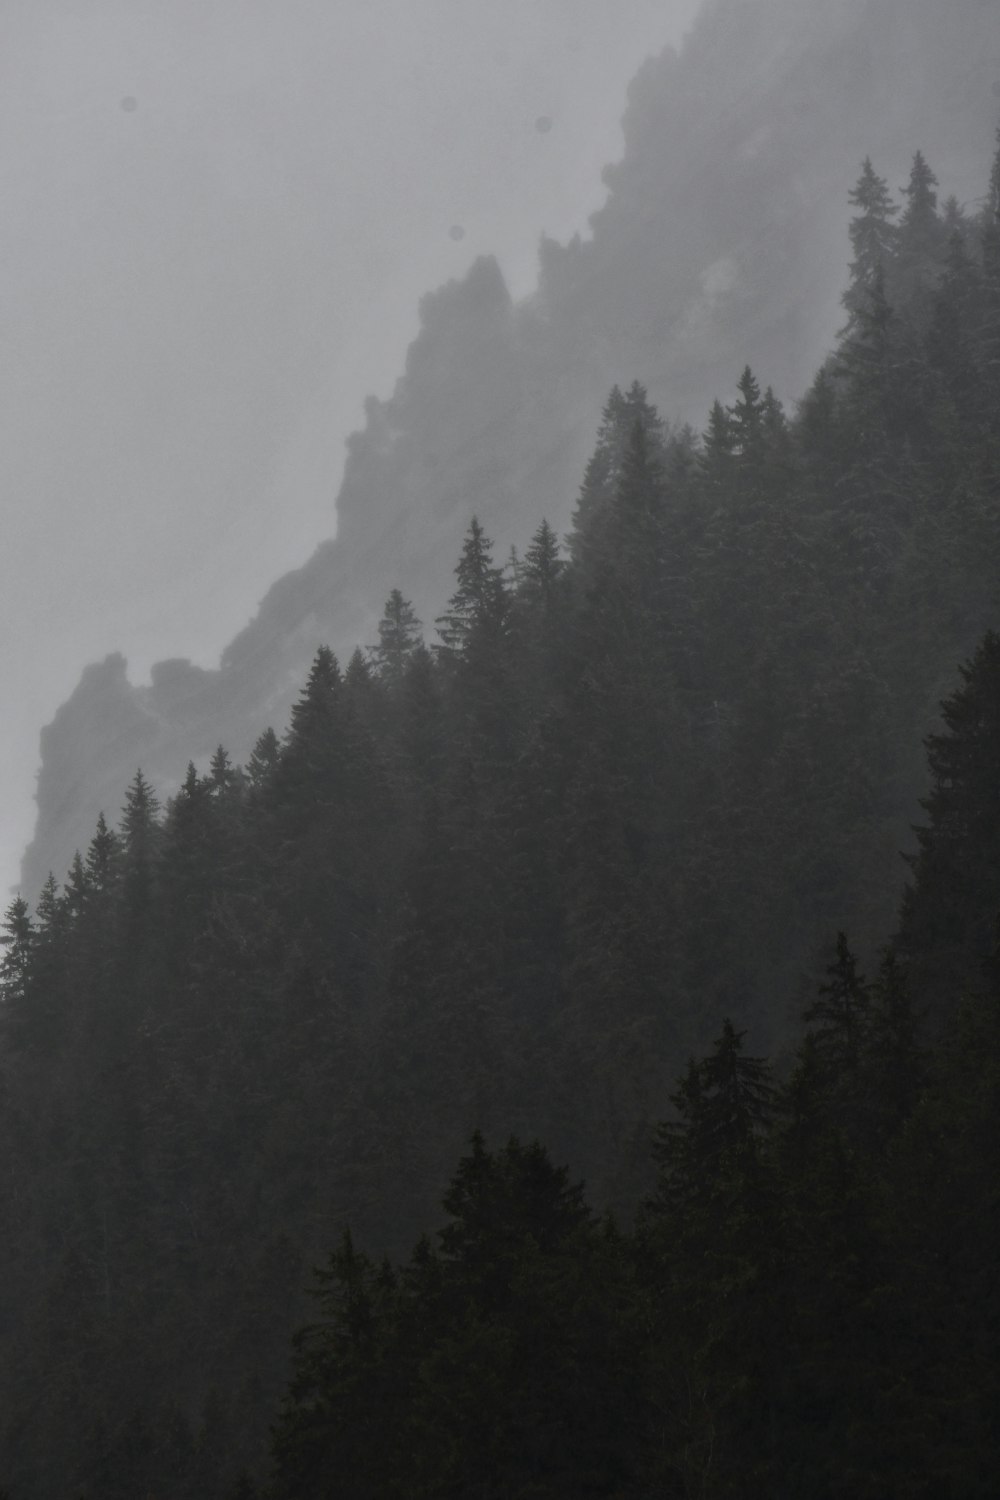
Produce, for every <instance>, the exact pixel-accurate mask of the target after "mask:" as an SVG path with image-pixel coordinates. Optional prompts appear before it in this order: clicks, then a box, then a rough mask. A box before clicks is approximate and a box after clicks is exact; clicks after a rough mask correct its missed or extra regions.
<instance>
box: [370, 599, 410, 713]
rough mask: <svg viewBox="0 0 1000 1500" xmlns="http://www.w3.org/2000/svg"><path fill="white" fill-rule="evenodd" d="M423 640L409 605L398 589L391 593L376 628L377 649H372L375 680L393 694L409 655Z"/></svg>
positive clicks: (400, 680)
mask: <svg viewBox="0 0 1000 1500" xmlns="http://www.w3.org/2000/svg"><path fill="white" fill-rule="evenodd" d="M422 640H423V637H422V635H421V631H420V621H419V620H418V619H417V616H416V612H415V611H414V608H413V605H412V604H411V603H410V601H409V600H408V599H404V598H403V595H402V594H401V593H400V591H399V589H393V591H392V593H391V594H390V595H389V597H388V599H387V600H386V603H385V609H384V610H383V612H382V618H381V620H380V621H379V627H378V645H377V646H373V647H372V658H373V660H374V662H375V666H376V670H377V671H378V674H379V677H380V678H381V679H382V680H383V681H384V682H385V683H387V684H388V685H389V687H390V688H392V689H394V690H396V689H398V687H399V684H400V683H401V682H402V680H403V676H404V673H405V671H406V668H407V666H408V664H409V662H410V661H411V660H412V658H413V653H414V651H416V649H417V647H418V646H419V645H421V643H422Z"/></svg>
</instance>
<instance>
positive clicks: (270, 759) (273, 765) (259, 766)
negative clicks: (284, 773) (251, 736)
mask: <svg viewBox="0 0 1000 1500" xmlns="http://www.w3.org/2000/svg"><path fill="white" fill-rule="evenodd" d="M280 759H281V744H280V742H279V740H278V736H277V735H276V734H275V732H274V730H273V729H271V728H270V727H269V728H267V729H265V730H264V732H263V734H261V735H259V736H258V738H257V741H256V743H255V745H254V747H253V749H252V750H251V752H250V759H249V760H248V761H247V769H246V774H247V781H248V782H249V784H250V789H251V791H253V792H260V791H261V790H262V789H263V788H264V787H266V786H268V785H270V783H271V780H272V779H273V777H274V773H275V771H276V769H277V766H278V762H279V760H280Z"/></svg>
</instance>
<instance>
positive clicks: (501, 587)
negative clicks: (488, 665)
mask: <svg viewBox="0 0 1000 1500" xmlns="http://www.w3.org/2000/svg"><path fill="white" fill-rule="evenodd" d="M503 573H504V570H503V568H500V567H497V565H496V564H495V563H494V561H493V543H492V542H491V541H490V539H489V537H487V535H486V533H485V532H484V531H483V528H482V526H480V524H479V521H478V519H477V517H475V516H473V518H472V520H471V522H470V523H469V529H468V531H467V532H466V536H465V541H464V543H463V544H462V555H461V557H460V558H459V560H458V566H457V567H456V569H455V579H456V582H457V584H458V587H457V589H456V590H455V592H454V594H452V596H451V598H450V599H449V601H448V609H447V612H446V613H445V614H443V615H441V616H439V618H438V620H437V627H438V634H439V635H440V637H441V640H442V642H443V646H442V647H441V648H439V649H442V650H444V651H445V652H457V653H459V654H460V653H461V652H463V651H464V650H465V649H466V648H467V647H468V645H469V643H470V642H471V641H472V640H473V639H474V638H476V637H478V636H479V635H481V634H482V633H483V632H486V633H488V634H490V635H495V634H497V633H499V632H501V631H502V630H503V628H504V626H505V624H506V622H507V616H508V613H509V606H510V595H509V591H508V588H507V584H506V582H505V580H504V576H503Z"/></svg>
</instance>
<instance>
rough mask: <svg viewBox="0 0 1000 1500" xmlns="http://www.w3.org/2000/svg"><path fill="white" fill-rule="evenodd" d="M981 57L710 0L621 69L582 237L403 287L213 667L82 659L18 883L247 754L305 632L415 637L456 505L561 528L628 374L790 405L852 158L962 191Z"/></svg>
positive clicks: (838, 233)
mask: <svg viewBox="0 0 1000 1500" xmlns="http://www.w3.org/2000/svg"><path fill="white" fill-rule="evenodd" d="M994 47H995V48H996V50H992V49H993V48H994ZM998 53H1000V19H998V17H997V15H996V12H995V8H993V7H991V6H987V5H983V4H981V3H979V0H961V3H959V4H956V5H953V6H951V7H949V9H948V15H947V17H942V16H941V14H940V7H935V6H934V5H933V4H931V3H930V0H918V3H916V4H914V3H913V0H905V3H904V0H885V3H882V4H880V5H878V6H871V5H867V4H864V3H862V0H841V3H840V4H839V5H835V6H830V7H825V6H818V5H816V6H809V7H807V8H806V7H803V6H801V5H798V6H792V5H790V4H789V3H787V0H717V3H716V4H713V5H709V6H707V7H706V8H705V10H704V11H703V13H702V15H701V16H700V18H699V21H698V22H697V23H696V25H695V27H694V28H693V30H692V32H691V33H690V35H689V37H688V39H687V41H686V43H685V45H684V46H683V48H682V49H681V51H680V52H679V53H678V52H676V51H675V50H674V49H672V48H668V49H666V50H665V52H664V53H663V54H661V56H660V57H659V58H657V59H652V60H649V61H648V62H647V63H646V64H644V65H643V67H642V68H641V69H640V71H639V73H638V74H637V76H636V79H635V80H634V81H633V84H632V85H631V87H630V90H629V97H628V106H627V109H626V112H625V117H624V135H625V148H624V153H623V156H622V158H621V160H620V161H619V162H618V163H616V164H615V165H614V166H612V167H610V168H608V169H607V170H606V173H605V180H606V182H607V184H608V189H609V193H608V199H607V201H606V203H605V204H604V205H603V206H602V207H601V208H600V209H599V210H598V211H597V212H596V213H595V214H594V215H593V216H592V220H591V234H590V237H589V238H587V239H581V238H580V237H575V238H574V239H573V240H571V241H570V242H569V243H568V244H566V245H564V246H562V245H557V244H555V242H553V241H550V240H545V239H543V240H542V242H541V245H540V253H539V280H538V287H537V289H536V291H535V292H534V293H533V294H532V295H531V296H529V297H528V298H526V299H524V300H522V301H518V302H515V301H513V300H512V298H511V296H510V293H509V290H508V289H507V287H506V284H505V282H504V279H503V275H502V272H501V269H500V267H499V266H498V264H497V263H496V261H495V260H493V259H491V258H489V257H482V258H480V259H479V260H477V261H476V262H475V263H474V264H473V266H472V267H471V268H470V270H469V272H468V273H467V274H466V276H465V277H464V278H461V279H459V280H454V281H450V282H448V283H446V284H445V285H444V286H442V287H439V288H437V289H436V290H434V291H432V292H429V293H428V294H427V295H426V296H425V297H424V298H423V299H422V302H421V326H420V331H419V333H418V335H417V337H416V338H415V340H414V341H413V343H412V344H411V346H410V349H409V351H408V354H407V358H406V363H405V367H404V370H403V372H402V373H401V375H400V377H399V379H398V381H397V382H396V385H395V388H394V390H393V392H392V393H391V395H390V396H389V397H388V398H387V399H383V400H380V399H377V398H375V397H370V398H369V399H368V401H367V402H366V405H365V415H366V421H365V426H364V427H363V428H362V429H361V430H360V431H358V432H357V433H355V434H353V435H352V437H351V438H350V439H349V440H348V443H347V459H346V465H345V471H344V478H343V483H342V485H341V489H340V493H339V496H338V499H337V514H338V530H337V535H336V538H335V539H333V540H329V541H325V542H323V543H321V544H320V546H319V547H318V548H317V549H316V551H315V552H314V553H313V555H312V557H311V558H310V559H309V560H307V562H306V563H305V564H304V565H303V566H302V567H301V568H299V569H296V570H294V571H293V572H291V573H286V574H285V575H283V576H282V577H281V578H279V579H278V580H276V582H275V584H274V585H272V587H271V589H270V590H269V591H268V592H267V594H266V595H265V596H264V598H263V600H262V601H261V603H260V605H259V607H258V609H257V611H256V613H255V615H254V617H253V618H252V619H251V620H250V621H249V623H248V624H247V626H245V627H244V629H243V630H242V631H240V632H239V633H238V634H237V636H236V637H235V638H234V639H233V641H232V642H231V643H230V644H229V645H228V646H227V647H226V648H225V650H224V651H223V653H222V655H221V658H220V664H219V667H218V668H215V669H205V668H200V667H196V666H194V665H192V664H191V663H189V662H183V661H168V662H163V663H158V664H157V666H156V667H154V669H153V672H152V675H151V681H150V683H149V684H147V685H140V686H136V685H133V684H131V683H129V681H128V676H127V668H126V666H125V661H124V658H123V657H121V656H120V655H117V654H115V655H112V656H110V657H108V658H107V659H106V660H105V662H104V663H103V664H98V665H97V666H96V667H94V666H92V667H88V668H86V669H85V670H84V672H83V674H82V676H81V679H80V682H79V684H78V686H77V688H76V689H75V690H74V692H73V694H72V695H71V696H70V698H69V699H68V700H67V702H66V703H64V704H63V705H62V707H61V708H60V709H59V710H58V712H57V714H56V715H55V717H54V719H53V721H52V723H51V724H49V725H48V726H46V728H45V729H44V730H43V731H42V736H41V766H40V771H39V780H38V793H37V802H38V819H37V824H36V829H35V836H34V838H33V841H32V843H31V845H30V846H29V848H28V850H27V851H26V853H25V857H24V861H23V866H22V889H23V890H24V891H25V892H26V893H27V894H29V895H34V894H35V893H37V891H38V890H39V888H40V886H41V884H42V882H43V881H44V879H45V877H46V875H47V874H48V872H49V871H50V870H52V871H54V872H55V873H56V875H57V877H58V876H60V875H61V874H62V873H63V872H64V871H65V869H66V867H67V865H68V863H69V860H70V859H71V857H72V854H73V850H74V848H76V847H83V846H85V844H86V842H87V840H88V839H89V837H90V834H91V832H92V829H93V825H94V822H95V820H96V817H97V814H98V812H99V811H101V810H102V809H103V810H104V811H105V812H106V813H107V814H108V816H109V817H111V816H114V815H116V814H117V810H118V808H119V807H120V805H121V802H122V799H123V797H124V792H125V788H126V786H127V784H128V782H129V780H130V778H131V776H132V775H133V774H134V772H135V769H136V767H137V765H139V764H141V765H142V768H143V770H144V771H145V773H146V774H147V776H149V778H150V779H151V781H152V782H153V783H154V784H155V785H156V786H157V787H158V789H159V791H160V793H161V795H170V794H171V793H172V791H174V790H176V788H177V786H179V784H180V781H181V779H182V776H183V771H184V764H185V763H186V760H187V759H188V758H189V757H190V756H192V754H193V755H194V757H195V759H196V761H197V762H198V763H199V764H200V763H202V762H203V761H204V762H205V763H207V760H208V757H209V756H210V755H211V753H212V751H213V750H214V748H215V747H216V746H217V745H218V744H219V743H220V742H221V743H223V744H225V745H226V747H227V748H228V749H229V751H230V753H231V754H232V755H233V757H234V758H235V759H237V760H241V759H243V758H245V756H246V755H247V754H248V753H249V750H250V748H251V746H252V744H253V742H254V740H255V739H256V737H257V735H258V734H259V733H260V732H261V731H262V730H263V729H264V728H265V727H266V726H267V724H269V723H271V724H273V725H274V727H275V728H276V729H278V730H279V731H280V730H281V729H283V728H284V724H285V721H286V719H287V715H288V712H289V710H290V707H291V704H292V702H293V701H294V698H295V695H296V692H297V691H298V688H299V686H300V684H301V680H302V677H303V675H304V672H305V670H306V669H307V666H308V663H309V661H310V659H311V657H312V655H313V653H314V651H315V648H316V646H317V644H318V643H319V642H321V641H325V642H328V643H329V644H330V645H332V646H333V647H334V649H335V650H337V651H338V652H339V653H341V654H347V653H349V651H350V650H351V649H353V647H354V646H355V645H357V644H362V645H363V644H365V643H368V642H370V641H371V640H372V639H373V633H374V628H375V622H376V620H377V616H378V612H379V609H380V606H381V603H382V601H383V600H384V598H385V597H386V595H387V594H388V592H389V590H390V589H391V588H394V587H399V588H401V589H402V591H403V593H404V594H406V595H407V597H410V598H412V599H413V601H414V603H415V605H416V608H417V612H418V614H419V615H420V616H421V618H422V619H423V621H424V626H425V630H426V631H427V633H428V634H430V633H431V628H432V622H433V619H434V617H435V615H436V614H437V613H438V612H439V611H440V609H441V608H442V607H443V605H444V601H445V599H446V598H447V594H448V592H449V588H450V581H451V569H452V566H453V563H454V559H455V557H456V556H457V554H458V549H459V546H460V541H461V536H462V533H463V532H464V530H465V527H466V525H467V523H468V519H469V516H470V514H472V513H473V512H475V513H476V514H477V515H478V516H479V517H480V519H481V521H482V522H483V525H484V526H485V528H486V530H487V531H488V532H489V533H490V534H491V535H492V536H494V538H495V539H496V541H497V543H498V545H499V548H500V552H501V555H502V553H503V551H504V550H505V549H506V548H507V547H509V546H510V545H511V544H515V543H517V544H523V543H524V541H525V540H526V538H527V535H528V533H529V532H530V530H532V529H533V527H534V525H535V524H536V523H537V520H538V519H540V517H541V515H543V514H545V515H547V516H548V518H549V520H550V521H551V522H552V524H553V525H554V526H555V527H556V528H557V530H559V531H563V530H565V529H566V527H567V525H568V522H569V518H570V514H571V510H572V505H573V502H574V500H575V496H576V491H577V488H578V485H579V482H580V479H581V477H582V473H583V467H584V464H585V462H586V458H587V456H588V454H589V452H590V449H591V447H592V443H593V436H594V432H595V431H596V428H597V424H598V420H599V415H600V410H601V406H602V404H603V401H604V399H605V397H606V394H607V391H608V389H609V388H610V386H611V385H612V384H613V383H614V382H616V381H617V382H619V383H621V384H623V385H625V384H628V383H630V382H631V381H632V380H633V379H638V380H640V381H641V382H642V383H643V384H644V385H646V387H647V388H648V390H649V393H650V397H651V399H652V400H653V401H654V402H655V403H656V404H657V406H658V407H659V409H660V410H661V411H663V412H664V414H665V415H666V416H667V417H668V418H669V419H671V420H672V421H674V422H683V421H693V422H695V423H698V424H700V423H703V422H704V420H705V418H706V416H707V413H708V409H709V406H710V403H711V400H712V399H713V398H714V397H715V396H717V395H720V394H722V395H725V394H726V393H727V392H728V391H729V390H730V389H731V388H732V387H733V386H734V384H735V380H736V376H737V374H738V372H739V369H740V368H742V366H743V365H744V364H746V363H747V362H748V361H749V363H751V364H752V365H753V367H754V368H755V370H757V372H758V374H759V375H760V377H761V379H762V380H763V382H765V383H768V384H771V385H773V386H774V388H775V389H776V391H777V392H778V394H779V396H781V397H782V398H783V399H786V400H788V399H790V398H794V397H797V396H799V395H801V394H802V392H803V390H804V389H805V386H806V384H807V382H808V380H809V378H810V376H811V373H812V370H813V368H814V367H815V365H816V364H817V363H818V362H819V360H820V359H821V357H822V354H823V352H824V351H825V349H826V348H827V347H828V346H829V344H830V342H831V340H832V337H833V334H834V332H835V330H836V327H837V325H838V321H839V320H840V317H841V312H840V306H839V296H840V290H841V287H842V284H843V280H844V264H845V261H846V244H845V242H844V236H843V216H844V207H843V206H844V201H845V199H846V194H847V191H848V189H849V188H850V186H851V183H852V182H853V181H854V179H855V177H856V175H857V170H858V165H859V163H860V161H861V159H862V158H863V157H864V156H865V155H867V154H869V153H870V154H871V155H872V156H873V157H874V158H875V159H876V165H877V167H878V169H879V171H881V172H883V173H885V174H886V175H889V177H890V180H892V181H896V180H905V171H906V168H907V165H908V159H909V155H910V152H911V151H912V146H913V142H914V141H915V140H916V141H918V142H922V149H924V150H925V154H926V155H927V157H928V159H929V160H930V162H931V165H932V166H933V167H934V168H935V169H936V170H937V171H938V172H939V175H940V176H941V179H942V181H945V182H947V183H948V184H949V186H955V185H957V187H958V190H959V193H960V194H961V195H965V194H966V193H967V194H968V195H969V196H970V197H971V196H973V195H974V194H975V193H976V192H978V191H979V190H980V185H981V183H982V181H983V179H984V167H985V164H986V162H987V161H988V159H989V153H990V150H991V147H992V129H993V126H994V125H995V122H996V115H997V100H996V84H995V74H996V71H997V63H996V56H997V54H998ZM838 246H840V247H841V250H840V252H839V253H838V248H837V247H838Z"/></svg>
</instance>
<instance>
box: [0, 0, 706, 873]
mask: <svg viewBox="0 0 1000 1500" xmlns="http://www.w3.org/2000/svg"><path fill="white" fill-rule="evenodd" d="M697 9H698V3H697V0H505V3H504V4H503V5H502V6H497V5H494V4H488V3H486V0H282V3H280V4H279V3H277V0H155V3H150V0H116V3H110V0H4V3H3V4H2V7H0V16H2V35H3V47H2V50H0V72H2V88H0V126H2V130H0V173H2V181H3V193H4V213H3V230H2V234H3V253H2V262H0V265H2V292H0V328H2V349H3V358H2V361H0V369H2V372H3V376H2V378H3V394H2V401H0V413H2V417H0V420H2V423H3V434H2V441H0V467H2V489H3V500H4V508H5V524H4V530H3V546H2V549H0V568H2V580H0V608H2V610H3V627H4V635H5V650H4V652H3V657H2V667H0V673H2V677H0V696H2V703H3V710H4V711H3V729H2V739H0V774H2V784H3V787H4V797H3V804H2V813H0V879H3V880H4V884H7V885H9V884H10V883H11V882H13V880H14V879H15V878H16V871H17V865H18V859H19V857H20V853H21V850H22V848H23V846H24V844H25V843H26V841H27V840H28V838H29V837H30V833H31V827H32V822H33V815H34V807H33V801H32V794H33V778H34V773H35V769H36V765H37V747H38V732H39V729H40V727H41V725H42V724H43V723H45V722H47V721H48V720H49V719H50V718H51V717H52V714H53V713H54V711H55V709H56V708H57V706H58V705H59V703H60V702H61V701H62V700H63V699H64V698H65V697H66V695H67V694H68V693H69V692H70V690H71V689H72V687H73V685H74V684H75V682H76V681H77V679H78V678H79V674H80V670H81V668H82V667H83V666H85V665H86V664H87V663H88V662H90V661H94V660H97V659H100V658H101V657H103V656H104V655H106V654H107V653H108V652H110V651H115V650H120V651H121V652H123V654H124V655H125V656H126V657H127V658H128V661H129V669H130V675H131V678H132V680H133V681H134V682H138V681H141V680H143V678H144V677H145V676H146V675H147V674H148V671H149V667H150V665H151V664H152V663H153V662H154V661H156V660H158V659H162V658H165V657H175V656H182V657H190V658H191V659H192V660H194V661H195V662H198V663H200V664H203V665H206V666H208V665H214V664H215V662H216V661H217V659H218V655H219V652H220V650H221V649H222V647H223V646H224V645H225V644H226V642H227V641H228V640H229V639H230V638H231V637H232V636H233V635H234V634H235V633H236V632H237V631H238V630H239V629H240V628H241V627H242V626H243V625H244V624H245V623H246V621H247V620H248V618H249V617H250V616H251V615H252V614H253V612H254V610H255V608H256V605H257V602H258V601H259V599H260V597H261V596H262V595H263V594H264V592H265V590H266V589H267V588H268V586H269V585H270V584H271V583H272V582H273V581H274V579H275V578H276V577H277V576H278V575H279V574H281V573H282V572H283V571H284V570H286V569H288V568H292V567H295V566H298V565H299V564H301V563H302V562H304V561H305V560H306V558H307V557H308V555H309V554H310V552H311V551H312V549H313V548H314V547H315V545H316V544H317V543H318V542H319V541H321V540H322V539H324V538H326V537H329V536H331V535H332V534H333V533H334V531H335V529H336V514H335V505H334V502H335V497H336V493H337V488H338V485H339V482H340V477H341V472H342V467H343V456H344V440H345V438H346V437H347V435H348V434H349V433H350V432H351V431H352V430H353V429H355V428H356V427H358V426H359V425H360V423H361V420H362V410H363V400H364V397H365V396H366V394H368V393H374V394H376V395H387V394H388V393H389V391H390V390H391V388H392V385H393V383H394V381H395V379H396V377H397V376H398V375H399V373H400V372H401V370H402V366H403V360H404V355H405V351H406V347H407V344H408V343H409V341H410V340H411V338H412V337H413V335H414V334H415V332H416V330H417V327H418V303H419V299H420V296H421V295H422V294H423V293H424V292H426V291H428V290H430V289H432V288H433V287H435V286H437V285H439V284H441V283H442V282H443V281H445V280H447V279H448V278H450V277H453V276H458V275H461V274H463V273H464V272H465V270H466V269H467V268H468V266H469V265H470V264H471V263H472V261H473V260H474V259H475V258H476V257H477V256H479V255H482V254H493V255H495V256H496V257H497V259H498V261H499V263H500V266H501V268H502V270H503V273H504V275H505V277H506V279H507V282H508V285H509V286H510V289H511V291H512V292H513V294H514V295H515V296H523V295H525V294H526V293H528V292H530V290H531V287H532V284H533V281H534V277H535V262H536V250H537V245H538V240H539V236H540V235H541V234H542V233H543V232H544V233H546V234H548V235H550V236H552V237H553V238H556V239H559V240H565V239H567V238H569V237H570V236H571V235H572V234H573V233H574V232H577V231H580V232H583V233H586V228H587V218H588V215H589V214H591V213H592V212H593V211H594V210H595V209H596V208H597V207H598V206H599V205H600V203H601V202H602V200H603V198H604V196H605V190H604V187H603V185H602V181H601V167H602V165H603V164H605V163H607V162H609V161H613V160H614V159H616V158H617V157H618V155H619V154H620V151H621V145H622V139H621V132H620V123H619V122H620V119H621V114H622V110H623V107H624V102H625V93H626V88H627V84H628V82H629V79H630V78H631V77H632V75H633V74H634V73H635V71H636V69H637V68H638V66H639V64H640V63H641V62H642V60H643V58H644V57H646V56H648V55H650V54H652V53H656V52H659V51H660V50H661V49H662V48H663V47H664V46H665V45H667V44H669V43H677V42H678V41H679V40H680V39H681V37H682V35H683V32H684V30H685V28H686V27H687V25H688V24H689V23H690V21H691V20H692V18H693V16H694V13H695V11H696V10H697ZM108 813H109V816H113V817H116V816H117V813H118V809H117V808H109V809H108ZM63 873H64V872H63V871H56V874H57V876H59V877H61V876H62V874H63Z"/></svg>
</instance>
